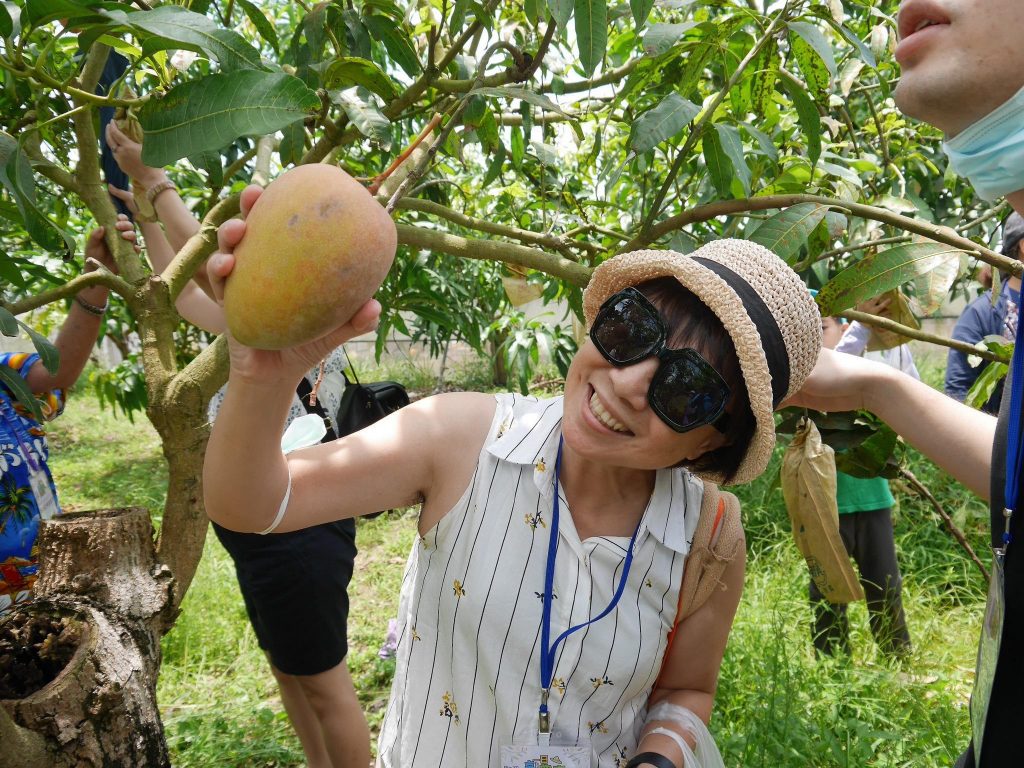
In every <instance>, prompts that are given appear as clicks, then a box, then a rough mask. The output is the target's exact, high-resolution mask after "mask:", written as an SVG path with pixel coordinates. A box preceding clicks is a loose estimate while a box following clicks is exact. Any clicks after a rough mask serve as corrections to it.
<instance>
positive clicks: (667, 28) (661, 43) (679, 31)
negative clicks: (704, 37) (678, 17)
mask: <svg viewBox="0 0 1024 768" xmlns="http://www.w3.org/2000/svg"><path fill="white" fill-rule="evenodd" d="M696 26H697V22H696V21H687V22H683V23H682V24H651V26H650V27H648V29H647V31H646V32H644V53H645V54H647V55H648V56H661V55H662V54H664V53H668V52H669V51H671V50H672V48H673V47H674V46H675V45H676V43H678V42H679V41H680V40H681V39H682V37H683V36H684V35H685V34H686V33H687V32H689V31H690V30H691V29H693V28H694V27H696Z"/></svg>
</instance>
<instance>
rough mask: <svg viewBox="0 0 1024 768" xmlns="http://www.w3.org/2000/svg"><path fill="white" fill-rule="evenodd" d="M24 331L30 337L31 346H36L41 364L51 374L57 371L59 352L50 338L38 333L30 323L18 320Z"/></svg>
mask: <svg viewBox="0 0 1024 768" xmlns="http://www.w3.org/2000/svg"><path fill="white" fill-rule="evenodd" d="M18 325H20V326H21V327H22V328H23V329H24V331H25V333H27V334H28V336H29V338H30V339H32V346H34V347H35V348H36V352H37V353H38V354H39V359H40V360H41V361H42V363H43V366H44V367H45V368H46V370H47V371H49V372H50V375H51V376H53V375H55V374H56V373H57V369H58V368H59V367H60V352H58V351H57V348H56V347H55V346H53V344H51V343H50V340H49V339H48V338H46V337H45V336H43V334H41V333H39V331H37V330H36V329H35V328H33V327H32V326H30V325H25V323H23V322H21V320H19V321H18Z"/></svg>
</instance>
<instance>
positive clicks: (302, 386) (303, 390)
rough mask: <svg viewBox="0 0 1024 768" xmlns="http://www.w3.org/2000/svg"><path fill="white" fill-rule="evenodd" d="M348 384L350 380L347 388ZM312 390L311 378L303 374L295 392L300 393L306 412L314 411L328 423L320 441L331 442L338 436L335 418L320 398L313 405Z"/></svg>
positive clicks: (313, 412)
mask: <svg viewBox="0 0 1024 768" xmlns="http://www.w3.org/2000/svg"><path fill="white" fill-rule="evenodd" d="M347 384H348V381H347V380H346V389H347ZM312 391H313V385H312V384H310V383H309V379H307V378H306V377H305V376H303V377H302V381H300V382H299V386H297V387H296V388H295V394H296V395H298V397H299V402H300V403H302V407H303V408H305V409H306V413H312V414H314V415H316V416H319V417H320V418H321V419H323V420H324V424H325V425H327V434H326V435H324V438H323V440H321V441H320V442H321V443H329V442H331V441H332V440H336V439H337V438H338V434H337V432H335V430H334V427H335V424H334V420H333V419H331V418H330V417H329V416H328V415H327V413H326V412H325V411H324V408H323V406H322V405H320V402H321V401H320V399H319V398H317V401H316V405H313V404H312V403H310V402H309V395H310V393H311V392H312Z"/></svg>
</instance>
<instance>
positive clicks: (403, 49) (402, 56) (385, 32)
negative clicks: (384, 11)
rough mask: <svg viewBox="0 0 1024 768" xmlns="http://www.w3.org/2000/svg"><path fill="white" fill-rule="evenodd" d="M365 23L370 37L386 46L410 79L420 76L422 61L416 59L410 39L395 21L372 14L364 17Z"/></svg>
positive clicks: (389, 53)
mask: <svg viewBox="0 0 1024 768" xmlns="http://www.w3.org/2000/svg"><path fill="white" fill-rule="evenodd" d="M363 23H364V24H365V25H366V28H367V29H369V30H370V35H372V36H373V38H374V39H375V40H378V41H380V42H381V43H382V44H383V45H384V48H385V49H386V50H387V52H388V55H389V56H390V57H391V58H392V59H394V61H395V63H396V64H397V65H398V66H400V67H401V68H402V70H403V71H404V72H405V74H407V75H408V76H409V77H416V76H418V75H419V73H420V61H419V59H418V58H416V51H415V50H413V47H412V43H410V42H409V37H408V36H407V35H406V34H405V33H404V32H403V31H402V29H401V28H400V27H399V25H397V24H396V23H395V22H394V20H393V19H389V18H387V17H385V16H377V15H375V14H371V15H369V16H364V17H363Z"/></svg>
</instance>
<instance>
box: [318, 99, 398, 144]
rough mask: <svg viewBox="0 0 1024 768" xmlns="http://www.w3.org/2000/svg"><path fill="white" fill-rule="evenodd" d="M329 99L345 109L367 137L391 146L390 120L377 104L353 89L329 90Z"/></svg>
mask: <svg viewBox="0 0 1024 768" xmlns="http://www.w3.org/2000/svg"><path fill="white" fill-rule="evenodd" d="M330 97H331V101H333V102H334V103H335V104H337V105H338V106H340V107H341V108H342V109H343V110H345V114H346V115H348V119H349V120H351V121H352V125H354V126H355V127H356V128H358V129H359V132H360V133H361V134H363V136H366V137H367V138H370V139H373V140H374V141H377V142H379V143H380V144H381V145H382V146H385V147H389V146H391V121H390V120H388V119H387V118H386V117H384V115H383V113H382V112H381V111H380V109H378V108H377V105H375V104H373V103H371V102H369V101H364V100H363V99H361V98H359V96H358V95H357V94H356V92H355V89H349V90H347V91H330Z"/></svg>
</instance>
